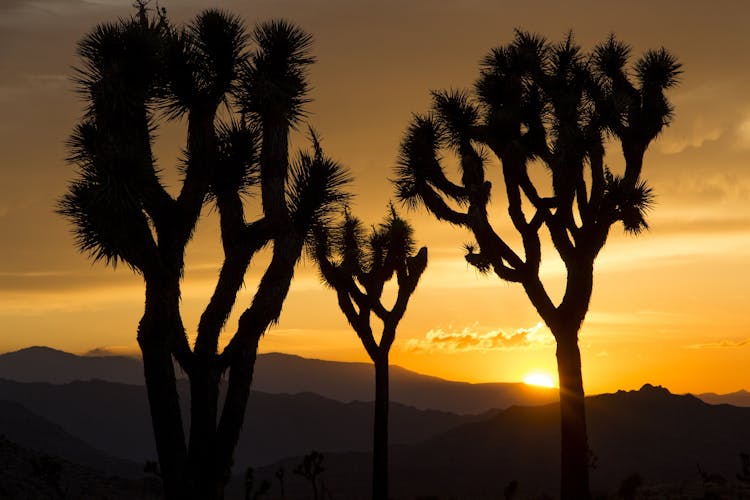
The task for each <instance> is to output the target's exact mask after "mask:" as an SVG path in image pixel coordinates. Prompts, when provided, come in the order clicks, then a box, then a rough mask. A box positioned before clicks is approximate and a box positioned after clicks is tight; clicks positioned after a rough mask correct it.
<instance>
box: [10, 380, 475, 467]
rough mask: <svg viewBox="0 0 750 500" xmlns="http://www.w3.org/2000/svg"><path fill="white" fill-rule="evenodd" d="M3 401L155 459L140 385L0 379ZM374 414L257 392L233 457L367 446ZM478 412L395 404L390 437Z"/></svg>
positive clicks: (443, 426) (245, 459)
mask: <svg viewBox="0 0 750 500" xmlns="http://www.w3.org/2000/svg"><path fill="white" fill-rule="evenodd" d="M180 389H181V390H180V392H181V400H182V401H183V403H186V402H187V401H188V399H189V398H188V394H189V392H188V390H187V387H186V384H185V383H183V384H182V385H181V388H180ZM0 400H9V401H14V402H16V403H19V404H21V405H23V406H24V407H26V408H28V409H29V410H31V411H32V412H34V413H35V414H37V415H39V416H42V417H44V418H46V419H48V420H49V421H52V422H55V423H56V424H57V425H59V426H60V427H61V428H62V429H64V430H65V431H66V432H68V433H70V434H71V435H73V436H75V437H77V438H78V439H80V440H82V441H83V442H85V443H86V444H87V445H89V446H91V447H94V448H97V449H99V450H104V451H106V452H107V453H109V454H111V455H114V456H117V457H121V458H125V459H127V460H131V461H134V462H136V463H139V464H141V465H142V464H143V463H144V462H145V461H146V460H155V459H156V452H155V448H154V444H153V434H152V431H151V421H150V418H149V410H148V403H147V399H146V392H145V389H144V387H142V386H134V385H125V384H116V383H112V382H104V381H101V380H94V381H88V382H71V383H69V384H45V383H20V382H13V381H8V380H0ZM185 409H186V408H185ZM372 414H373V408H372V403H363V402H351V403H342V402H339V401H334V400H331V399H328V398H324V397H322V396H318V395H316V394H310V393H303V394H296V395H289V394H267V393H262V392H252V393H251V395H250V401H249V404H248V410H247V414H246V418H245V424H244V426H243V431H242V434H241V436H240V442H239V445H238V449H237V454H236V457H235V463H236V464H237V470H242V469H243V468H244V467H247V466H248V465H254V466H257V465H262V464H267V463H271V462H273V461H275V460H279V459H281V458H283V457H287V456H294V455H299V454H303V453H306V452H308V451H309V450H311V449H321V450H330V451H348V450H363V451H364V450H368V449H370V446H371V431H372ZM478 418H480V417H476V416H475V417H471V416H470V417H467V416H461V415H456V414H452V413H447V412H440V411H435V410H418V409H416V408H413V407H408V406H404V405H400V404H392V405H391V442H392V443H416V442H419V441H422V440H425V439H428V438H430V437H432V436H434V435H436V434H439V433H441V432H444V431H446V430H448V429H450V428H452V427H455V426H457V425H460V424H463V423H466V422H469V421H473V420H476V419H478ZM185 421H186V422H188V419H187V415H185ZM2 432H4V430H3V420H2V418H0V433H2ZM52 451H54V450H52ZM83 463H86V462H83Z"/></svg>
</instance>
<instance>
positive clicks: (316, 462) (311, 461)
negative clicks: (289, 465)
mask: <svg viewBox="0 0 750 500" xmlns="http://www.w3.org/2000/svg"><path fill="white" fill-rule="evenodd" d="M324 458H325V457H324V455H323V454H322V453H320V452H319V451H315V450H313V451H311V452H310V453H308V454H307V455H305V456H304V457H302V462H300V463H299V464H297V466H296V467H295V468H294V469H293V470H292V474H297V475H298V476H302V477H304V478H305V479H307V480H308V481H310V486H311V487H312V490H313V499H314V500H318V476H320V475H321V474H323V473H324V472H325V470H326V468H325V467H323V459H324Z"/></svg>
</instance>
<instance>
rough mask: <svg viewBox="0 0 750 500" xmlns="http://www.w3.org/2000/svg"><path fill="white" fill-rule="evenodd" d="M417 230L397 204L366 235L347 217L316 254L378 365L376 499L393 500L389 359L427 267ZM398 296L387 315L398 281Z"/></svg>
mask: <svg viewBox="0 0 750 500" xmlns="http://www.w3.org/2000/svg"><path fill="white" fill-rule="evenodd" d="M412 234H413V229H412V227H411V226H410V225H409V223H408V222H406V221H405V220H404V219H402V218H401V217H399V215H398V214H397V213H396V210H395V208H394V207H393V205H391V207H390V213H389V214H388V216H387V217H386V219H385V221H384V222H383V223H382V224H380V226H379V227H377V228H373V229H372V232H371V233H370V234H369V235H366V234H365V230H364V228H363V227H362V223H361V222H360V221H359V220H358V219H356V218H355V217H352V216H351V214H350V213H349V212H348V211H345V212H344V218H343V221H342V222H341V224H340V225H339V226H338V227H336V228H334V229H333V230H331V231H325V230H324V229H323V228H322V227H319V230H318V231H316V238H315V240H316V247H315V255H316V260H317V261H318V265H319V266H320V271H321V275H322V277H323V281H324V282H325V283H326V284H327V285H329V286H330V287H331V288H333V289H334V290H335V291H336V295H337V297H338V302H339V307H340V308H341V310H342V311H343V313H344V315H345V316H346V319H347V320H348V321H349V324H350V325H351V326H352V328H353V329H354V331H355V332H356V333H357V336H358V337H359V339H360V340H361V341H362V345H363V346H364V347H365V350H366V351H367V354H368V355H369V356H370V359H372V362H373V363H374V365H375V419H374V428H373V472H372V488H373V499H375V500H387V498H388V354H389V352H390V349H391V345H393V341H394V340H395V338H396V327H397V326H398V323H399V321H401V318H403V316H404V313H405V312H406V307H407V305H408V303H409V298H410V297H411V295H412V294H413V293H414V290H415V289H416V287H417V283H418V282H419V278H420V277H421V276H422V273H423V272H424V270H425V268H426V267H427V248H426V247H422V248H421V249H420V250H419V251H418V252H417V253H416V254H414V255H412V254H413V252H414V240H413V237H412ZM394 275H395V276H396V281H397V283H398V294H397V297H396V302H395V304H394V305H393V307H392V308H391V309H390V310H388V309H387V308H386V307H385V306H384V305H383V303H382V301H381V297H382V294H383V289H384V287H385V285H386V283H387V282H388V281H390V280H391V279H392V278H393V276H394ZM372 313H374V314H375V316H377V317H378V318H379V319H380V320H381V321H382V322H383V331H382V334H381V337H380V342H377V341H376V340H375V335H374V333H373V329H372V325H371V323H370V319H371V315H372Z"/></svg>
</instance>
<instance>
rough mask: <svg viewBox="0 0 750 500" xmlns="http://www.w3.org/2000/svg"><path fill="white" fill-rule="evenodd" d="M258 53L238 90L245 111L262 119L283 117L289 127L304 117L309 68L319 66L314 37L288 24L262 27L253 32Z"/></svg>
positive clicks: (278, 23)
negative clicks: (314, 47) (271, 116)
mask: <svg viewBox="0 0 750 500" xmlns="http://www.w3.org/2000/svg"><path fill="white" fill-rule="evenodd" d="M252 38H253V40H254V41H255V43H256V44H257V46H258V49H257V50H256V51H255V52H254V53H253V55H252V57H251V58H250V60H249V61H248V63H247V64H246V65H245V66H244V68H243V73H242V85H241V86H240V87H239V89H238V95H239V99H240V101H241V103H242V106H243V111H245V112H247V113H252V114H256V115H258V116H260V117H263V116H266V117H267V116H270V115H271V114H273V115H279V116H283V117H285V119H286V121H287V122H288V123H289V124H296V123H297V122H298V121H299V120H300V119H301V118H302V117H303V116H304V113H305V112H304V105H305V104H306V103H307V102H308V101H309V99H308V97H307V93H308V91H309V84H308V82H307V76H306V74H307V67H308V66H309V65H310V64H312V63H313V62H315V58H313V57H312V56H311V55H310V52H309V49H310V44H311V43H312V37H311V36H310V35H309V34H307V33H305V32H304V31H302V30H300V29H299V28H298V27H297V26H295V25H293V24H290V23H288V22H287V21H283V20H278V21H270V22H266V23H262V24H260V25H259V26H258V27H257V28H255V30H254V31H253V35H252Z"/></svg>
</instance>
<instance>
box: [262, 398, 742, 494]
mask: <svg viewBox="0 0 750 500" xmlns="http://www.w3.org/2000/svg"><path fill="white" fill-rule="evenodd" d="M586 406H587V421H588V429H589V445H590V447H591V451H592V455H591V485H592V490H593V491H594V492H598V493H599V494H601V495H606V494H608V495H612V494H613V493H616V492H617V489H618V485H620V484H621V483H622V482H623V480H625V479H626V478H628V477H629V476H633V475H634V474H638V475H639V476H640V477H641V478H642V479H643V482H644V485H646V486H644V490H647V491H648V493H646V492H645V491H644V496H643V497H638V498H748V495H750V484H748V483H738V482H737V481H733V480H734V479H735V477H736V475H737V473H739V472H740V471H741V461H740V457H739V455H740V453H746V452H750V425H748V423H750V408H738V407H734V406H731V405H710V404H707V403H705V402H703V401H701V400H700V399H698V398H696V397H694V396H691V395H684V396H680V395H674V394H671V393H670V392H669V391H668V390H666V389H664V388H662V387H655V386H652V385H648V384H647V385H645V386H643V388H641V389H640V390H638V391H629V392H625V391H619V392H617V393H615V394H602V395H598V396H591V397H588V398H587V399H586ZM559 453H560V451H559V405H558V404H550V405H543V406H537V407H512V408H509V409H507V410H504V411H502V412H500V413H498V414H497V415H495V416H493V417H490V418H487V419H484V420H481V421H478V422H473V423H467V424H463V425H460V426H457V427H456V428H454V429H451V430H449V431H447V432H444V433H441V434H438V435H436V436H434V437H432V438H429V439H427V440H425V441H423V442H421V443H417V444H414V445H399V446H393V447H391V451H390V467H391V476H390V477H391V489H392V493H393V495H394V497H397V498H415V497H422V498H438V497H439V498H466V499H474V500H480V499H497V498H502V497H503V490H504V488H505V487H506V486H507V485H508V484H510V483H511V482H514V481H515V482H517V485H518V490H517V491H518V497H515V498H554V494H555V493H556V491H557V488H558V484H559V477H560V476H559ZM370 459H371V458H370V455H369V454H367V453H345V454H326V455H325V459H324V464H325V466H326V472H325V473H324V476H323V479H324V481H325V484H326V485H328V488H329V489H330V490H331V492H332V495H333V496H334V497H342V496H343V497H345V498H352V499H354V498H367V493H368V490H367V488H368V485H369V483H368V474H369V468H368V466H369V463H370ZM300 460H301V459H300V458H299V457H296V458H290V459H288V460H285V461H282V462H279V463H276V464H273V465H271V466H269V467H266V468H263V469H262V470H261V471H260V477H263V478H266V479H267V480H269V481H272V479H273V473H274V472H275V471H277V470H278V469H279V468H281V467H283V468H285V469H287V470H288V469H289V468H291V467H293V466H294V464H296V463H299V462H300ZM701 473H702V474H703V475H701ZM286 489H287V491H292V492H294V494H296V495H300V496H302V495H304V494H305V493H306V492H307V490H308V489H309V485H308V484H305V483H304V481H301V480H300V479H299V478H294V479H293V480H292V481H289V484H287V485H286ZM740 492H741V494H740ZM714 494H715V495H718V496H711V495H714ZM742 495H745V496H742ZM595 496H596V495H595ZM603 497H604V498H606V497H605V496H603Z"/></svg>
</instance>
